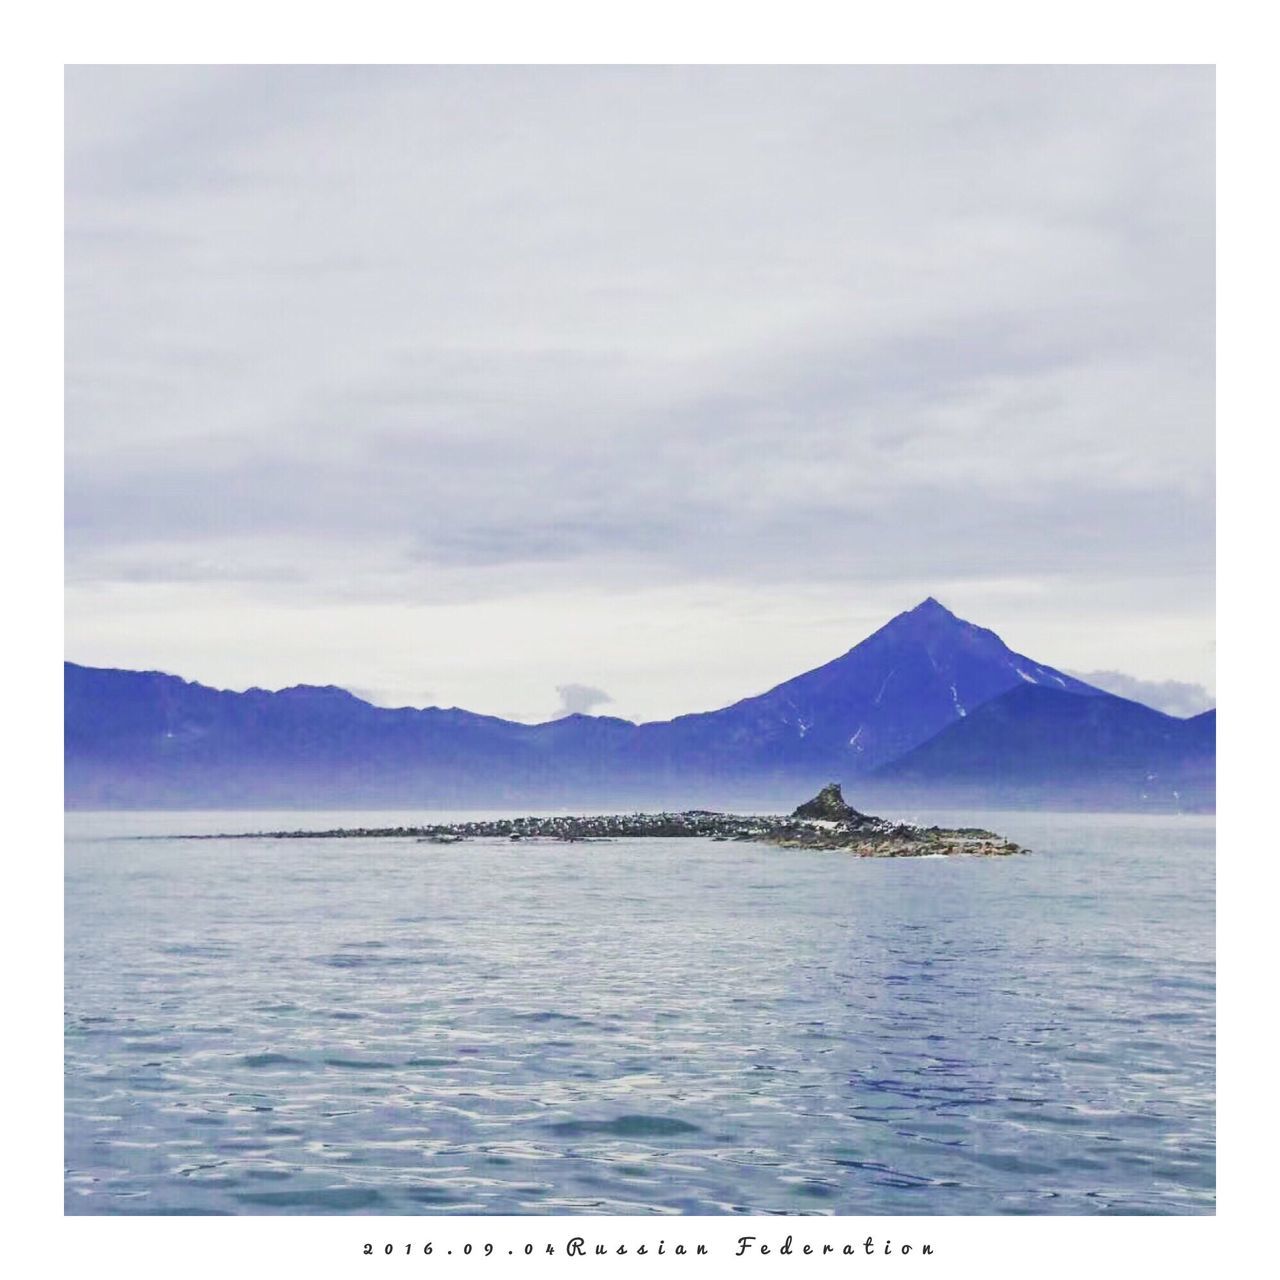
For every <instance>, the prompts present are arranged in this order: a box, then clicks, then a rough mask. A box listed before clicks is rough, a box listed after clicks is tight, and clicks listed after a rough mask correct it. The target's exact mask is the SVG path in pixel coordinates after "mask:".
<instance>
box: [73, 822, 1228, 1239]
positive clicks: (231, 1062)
mask: <svg viewBox="0 0 1280 1280" xmlns="http://www.w3.org/2000/svg"><path fill="white" fill-rule="evenodd" d="M917 816H923V815H917ZM929 816H930V817H932V816H935V815H929ZM936 816H939V817H941V818H942V819H944V820H958V819H961V818H963V819H964V820H966V821H969V822H978V823H981V824H983V825H990V826H993V827H995V828H996V829H997V830H999V831H1001V832H1002V833H1004V834H1007V835H1008V836H1010V837H1011V838H1013V839H1014V840H1017V841H1019V842H1020V843H1023V844H1026V845H1029V846H1031V847H1032V848H1033V849H1034V853H1033V854H1032V855H1031V856H1028V857H1024V858H1013V859H918V860H901V861H872V860H862V859H852V858H849V857H848V856H845V855H841V854H831V853H825V854H824V853H813V852H797V851H783V850H778V849H771V848H767V847H758V846H753V845H742V844H722V843H715V842H711V841H701V840H697V841H695V840H684V841H663V840H647V841H646V840H636V841H619V842H617V843H611V844H576V845H554V844H547V845H538V846H536V847H534V846H531V845H529V844H510V843H506V842H499V841H494V842H483V843H482V842H475V843H468V844H464V845H459V846H452V847H450V846H439V845H431V844H419V843H416V842H414V841H412V840H349V841H311V840H299V841H271V840H237V841H198V842H192V841H179V840H170V839H162V838H155V837H157V836H158V835H161V834H164V833H173V832H195V831H217V830H222V831H228V830H254V829H263V828H267V829H272V828H278V827H290V828H293V827H311V828H315V827H325V826H330V825H334V824H335V823H342V822H351V821H356V820H364V821H366V822H369V821H378V822H394V821H398V820H401V818H403V820H422V819H424V818H425V817H426V815H424V814H421V813H418V814H412V815H387V814H380V815H367V814H366V815H334V814H323V815H296V814H295V815H280V814H257V815H255V814H128V815H123V814H73V815H69V816H68V820H67V834H68V840H67V854H66V1183H65V1196H66V1209H67V1211H68V1212H69V1213H239V1214H245V1213H250V1214H263V1213H322V1214H331V1213H348V1212H351V1213H378V1214H390V1213H408V1214H420V1213H430V1212H437V1213H452V1214H463V1213H493V1214H499V1213H500V1214H551V1213H574V1214H579V1213H617V1214H622V1213H834V1214H875V1213H893V1214H899V1213H902V1214H915V1213H948V1214H990V1213H1072V1214H1085V1213H1152V1212H1154V1213H1177V1214H1187V1213H1208V1212H1212V1211H1213V1209H1214V1184H1215V1161H1214V828H1213V822H1212V819H1205V818H1189V817H1188V818H1152V817H1143V818H1135V817H1118V816H1096V815H1086V816H1080V815H1070V816H1068V815H1043V814H1034V815H1032V814H1009V813H1006V814H999V815H996V814H965V815H959V814H945V815H936ZM139 833H145V834H146V835H148V837H149V838H147V839H138V838H136V836H137V835H138V834H139Z"/></svg>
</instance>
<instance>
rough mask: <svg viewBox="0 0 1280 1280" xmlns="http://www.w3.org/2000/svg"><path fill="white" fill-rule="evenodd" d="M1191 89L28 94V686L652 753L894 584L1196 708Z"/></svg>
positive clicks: (400, 74)
mask: <svg viewBox="0 0 1280 1280" xmlns="http://www.w3.org/2000/svg"><path fill="white" fill-rule="evenodd" d="M1213 93H1214V84H1213V73H1212V70H1211V69H1209V68H1204V67H906V68H900V67H823V68H813V67H792V68H771V67H749V68H732V67H730V68H706V67H675V68H666V67H600V68H593V67H560V68H540V67H406V68H399V67H297V68H274V67H73V68H69V69H68V71H67V77H66V557H67V559H66V578H67V591H66V644H67V657H68V658H70V659H72V660H74V661H78V662H83V663H88V664H91V665H97V666H118V667H128V668H135V669H159V670H164V671H169V672H172V673H174V674H178V675H182V676H185V677H187V678H188V679H196V680H200V681H201V682H203V683H206V684H212V685H216V686H218V687H224V688H237V689H243V688H246V687H248V686H250V685H259V686H263V687H268V688H278V687H281V686H285V685H290V684H295V683H312V684H338V685H342V686H343V687H345V688H348V689H351V690H352V691H353V692H356V693H358V694H360V695H361V696H364V697H367V698H369V699H370V700H371V701H375V702H379V703H383V704H386V705H413V706H423V705H441V706H463V707H467V708H470V709H472V710H475V711H482V712H487V713H490V714H495V715H503V716H509V717H512V718H516V719H522V720H543V719H547V718H549V717H552V716H555V715H558V714H564V713H566V712H569V711H592V712H596V713H605V714H611V715H620V716H626V717H627V718H631V719H659V718H665V717H668V716H671V715H675V714H679V713H681V712H688V711H698V710H706V709H710V708H713V707H717V706H721V705H724V704H726V703H728V702H731V701H734V700H736V699H737V698H740V697H744V696H748V695H750V694H754V693H759V692H762V691H763V690H765V689H767V688H769V687H771V686H772V685H774V684H777V683H778V682H780V681H782V680H784V679H787V678H789V677H791V676H794V675H796V674H798V673H800V672H801V671H804V670H807V669H809V668H812V667H814V666H816V665H819V664H820V663H822V662H825V661H827V660H829V659H830V658H832V657H834V656H836V655H837V654H839V653H842V652H844V651H845V650H847V649H848V648H850V647H851V646H852V645H854V644H855V643H857V642H858V641H859V640H861V639H862V638H863V637H865V636H866V635H867V634H869V633H870V632H871V631H873V630H874V629H875V628H877V627H878V626H880V625H881V624H882V623H883V622H885V621H887V620H888V618H889V617H891V616H892V615H893V614H895V613H897V612H900V611H901V610H903V609H907V608H910V607H912V606H913V605H915V604H917V603H918V602H919V601H920V600H922V599H923V598H924V597H926V596H928V595H933V596H935V597H937V598H938V599H939V600H941V601H942V602H943V603H944V604H945V605H947V606H948V607H949V608H951V609H953V610H954V611H955V612H956V613H958V614H960V615H961V616H963V617H965V618H968V619H969V620H971V621H974V622H977V623H980V624H981V625H984V626H988V627H992V628H993V629H995V630H996V631H998V632H999V633H1000V634H1001V635H1002V636H1003V638H1004V639H1005V640H1006V641H1007V642H1008V643H1009V644H1010V645H1011V646H1012V647H1013V648H1015V649H1017V650H1019V651H1020V652H1024V653H1027V654H1030V655H1031V656H1032V657H1034V658H1036V659H1037V660H1039V661H1042V662H1047V663H1051V664H1052V665H1054V666H1057V667H1059V668H1069V669H1071V670H1076V671H1085V672H1096V673H1104V674H1106V675H1107V676H1108V677H1118V679H1119V681H1120V682H1121V683H1123V681H1124V680H1126V679H1128V680H1133V681H1137V682H1139V683H1138V685H1134V686H1124V687H1125V688H1137V687H1143V688H1157V689H1165V690H1166V691H1169V690H1173V692H1170V693H1169V696H1170V697H1172V698H1175V700H1176V699H1182V698H1185V697H1186V696H1190V697H1191V700H1192V701H1193V702H1195V701H1197V700H1199V699H1203V700H1204V701H1205V703H1206V705H1207V703H1208V702H1209V701H1212V691H1213V689H1214V416H1213V414H1214V151H1213V131H1214V98H1213ZM1113 683H1114V680H1113ZM1187 686H1190V687H1191V688H1192V690H1193V693H1192V694H1191V695H1187V694H1186V692H1185V690H1186V687H1187ZM1197 691H1198V692H1197ZM1152 696H1153V697H1154V696H1156V695H1155V694H1153V695H1152ZM1179 705H1182V704H1181V703H1179Z"/></svg>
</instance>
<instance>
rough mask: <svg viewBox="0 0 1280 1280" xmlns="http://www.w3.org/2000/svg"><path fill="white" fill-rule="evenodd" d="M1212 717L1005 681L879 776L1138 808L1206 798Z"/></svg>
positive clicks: (1006, 797)
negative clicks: (1182, 715) (1185, 716)
mask: <svg viewBox="0 0 1280 1280" xmlns="http://www.w3.org/2000/svg"><path fill="white" fill-rule="evenodd" d="M1216 731H1217V715H1216V713H1215V712H1213V711H1207V712H1205V713H1204V714H1202V715H1199V716H1194V717H1192V718H1191V719H1189V720H1180V719H1178V718H1176V717H1174V716H1168V715H1165V714H1164V713H1163V712H1160V711H1154V710H1152V709H1151V708H1150V707H1146V706H1143V705H1142V704H1141V703H1137V702H1130V701H1129V700H1127V699H1125V698H1117V697H1115V696H1113V695H1112V694H1102V695H1096V696H1091V697H1081V696H1080V695H1078V694H1075V693H1070V692H1067V691H1064V690H1060V689H1059V690H1055V689H1048V688H1043V687H1041V688H1033V687H1031V686H1030V685H1027V686H1024V687H1022V688H1019V689H1013V690H1011V691H1010V692H1008V693H1006V694H1003V695H1002V696H1000V697H998V698H994V699H992V700H991V701H990V702H987V703H985V704H984V705H983V706H981V707H979V708H977V709H976V710H975V711H974V712H973V713H972V714H971V715H969V716H967V717H965V719H964V720H962V721H960V722H959V723H957V724H953V725H951V726H949V727H948V728H946V729H944V730H943V731H942V732H941V733H939V734H938V735H937V736H936V737H934V738H932V739H930V740H929V741H928V742H926V743H924V744H922V745H921V746H918V747H916V748H915V749H914V750H912V751H909V752H907V753H906V754H905V755H903V756H901V757H899V758H898V759H897V760H895V761H892V762H890V763H888V764H886V765H884V766H882V767H881V768H880V769H879V770H877V772H876V775H875V776H876V782H877V783H896V784H906V785H909V786H915V787H921V788H925V789H928V790H931V791H934V792H938V791H941V790H946V791H950V792H953V793H955V794H957V795H963V796H966V797H975V796H980V797H982V798H983V799H984V800H986V801H990V800H998V801H1001V802H1005V803H1013V802H1019V801H1021V802H1024V803H1029V804H1031V803H1034V804H1045V803H1053V802H1069V801H1072V799H1073V798H1074V797H1080V796H1089V797H1094V798H1097V799H1105V800H1106V801H1107V803H1109V804H1122V805H1123V806H1124V807H1132V808H1142V807H1148V806H1151V805H1161V806H1163V805H1167V804H1171V805H1173V806H1175V807H1182V808H1204V807H1211V805H1212V792H1213V784H1214V758H1215V751H1216Z"/></svg>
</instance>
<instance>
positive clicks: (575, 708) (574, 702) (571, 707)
mask: <svg viewBox="0 0 1280 1280" xmlns="http://www.w3.org/2000/svg"><path fill="white" fill-rule="evenodd" d="M556 693H558V694H559V695H560V709H559V710H558V711H557V712H556V714H555V717H554V718H555V719H557V720H558V719H560V717H561V716H574V715H584V716H585V715H590V714H591V710H592V708H593V707H598V706H601V705H602V704H604V703H606V702H612V701H613V699H612V698H611V697H610V696H609V695H608V694H607V693H605V691H604V690H603V689H596V688H593V687H592V686H591V685H589V684H558V685H556Z"/></svg>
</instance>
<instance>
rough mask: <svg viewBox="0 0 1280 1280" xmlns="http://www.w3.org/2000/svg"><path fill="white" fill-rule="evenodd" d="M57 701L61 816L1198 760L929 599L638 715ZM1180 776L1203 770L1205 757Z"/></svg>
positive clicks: (301, 702) (721, 796)
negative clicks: (815, 648) (822, 653)
mask: <svg viewBox="0 0 1280 1280" xmlns="http://www.w3.org/2000/svg"><path fill="white" fill-rule="evenodd" d="M65 689H66V697H65V764H66V803H67V805H68V807H71V808H190V807H208V808H217V807H245V808H248V807H286V808H333V807H340V806H346V807H352V806H369V807H372V806H387V805H394V806H434V807H449V806H453V807H487V808H500V807H504V806H509V805H524V804H529V805H541V806H547V805H562V804H578V805H594V806H600V805H605V804H622V803H627V802H631V801H637V800H644V801H645V802H646V803H648V804H656V805H658V806H659V807H664V808H673V807H677V806H679V805H684V804H704V803H705V804H713V805H725V804H728V803H730V802H731V801H739V800H759V799H761V798H764V797H773V796H777V797H779V798H781V799H786V798H788V797H791V796H794V795H795V794H796V793H798V792H802V793H803V794H809V792H810V791H812V790H813V789H815V788H816V786H818V785H821V784H822V783H823V782H825V781H827V780H829V779H830V778H833V777H834V778H841V779H842V780H843V781H845V782H846V784H847V785H851V786H854V787H855V788H856V794H858V795H860V796H861V795H864V794H875V795H880V794H884V793H886V792H891V791H893V790H895V789H905V790H906V791H907V792H910V793H912V794H918V793H920V794H925V795H926V796H927V794H928V793H929V792H930V791H931V790H932V789H941V790H945V791H947V792H956V791H957V790H958V791H959V792H960V793H961V794H962V796H963V798H964V799H965V800H966V801H972V802H973V803H983V802H991V801H993V800H998V799H999V798H1000V797H1001V796H1005V797H1010V796H1011V797H1013V798H1014V799H1015V800H1016V799H1017V798H1018V797H1019V796H1022V795H1024V793H1025V794H1031V793H1032V792H1034V793H1035V795H1036V796H1037V797H1039V799H1038V800H1037V802H1038V803H1053V802H1054V796H1055V769H1056V768H1059V767H1060V771H1061V778H1060V780H1061V781H1062V783H1063V784H1064V786H1065V785H1066V783H1067V782H1068V780H1069V784H1070V785H1069V787H1066V791H1064V794H1066V792H1069V793H1070V795H1071V797H1073V802H1076V803H1085V804H1089V803H1095V802H1096V803H1101V804H1104V805H1105V807H1122V808H1124V807H1137V808H1142V807H1150V806H1151V805H1152V804H1156V805H1171V806H1173V807H1177V806H1180V805H1182V804H1183V800H1182V798H1181V797H1180V796H1178V797H1175V796H1173V795H1172V792H1173V791H1174V790H1176V788H1173V787H1171V786H1164V783H1163V779H1164V778H1165V777H1166V776H1168V777H1173V776H1174V774H1175V773H1176V772H1177V769H1178V768H1179V767H1180V766H1179V765H1178V763H1177V762H1178V760H1180V759H1181V757H1182V756H1184V755H1185V756H1186V757H1187V759H1188V760H1189V761H1201V762H1202V761H1203V756H1204V747H1203V741H1202V739H1203V737H1204V735H1203V732H1201V734H1200V736H1199V737H1196V731H1195V730H1194V728H1186V726H1193V725H1194V721H1181V720H1177V719H1175V718H1174V717H1170V716H1164V715H1162V714H1161V713H1160V712H1156V711H1152V710H1150V709H1149V708H1145V707H1139V705H1138V704H1136V703H1129V702H1126V701H1125V700H1124V699H1121V698H1116V697H1114V696H1113V695H1110V694H1107V693H1104V692H1102V691H1101V690H1099V689H1095V688H1094V687H1093V686H1091V685H1088V684H1085V683H1084V682H1082V681H1080V680H1077V679H1075V678H1073V677H1071V676H1068V675H1066V674H1065V673H1063V672H1061V671H1057V670H1055V669H1054V668H1052V667H1049V666H1046V665H1044V664H1043V663H1038V662H1036V661H1034V660H1033V659H1030V658H1028V657H1026V656H1025V655H1022V654H1018V653H1015V652H1014V651H1013V650H1011V649H1009V648H1008V646H1007V645H1005V644H1004V642H1003V641H1002V640H1001V639H1000V637H999V636H997V635H996V634H995V633H994V632H993V631H989V630H987V629H985V628H982V627H978V626H975V625H973V624H972V623H969V622H966V621H964V620H962V619H960V618H957V617H956V616H955V615H954V614H953V613H951V612H950V611H949V610H948V609H946V608H944V607H943V606H942V605H941V604H939V603H938V602H937V601H936V600H934V599H933V598H929V599H927V600H925V601H924V602H923V603H921V604H920V605H918V606H917V607H916V608H914V609H911V610H909V611H907V612H905V613H901V614H899V615H897V616H896V617H895V618H893V619H891V620H890V621H889V622H888V623H886V624H885V625H884V626H883V627H881V628H880V629H879V630H878V631H876V632H875V633H873V634H872V635H870V636H868V637H867V638H866V639H865V640H863V641H862V642H861V643H860V644H857V645H855V646H854V647H853V648H852V649H850V650H849V651H848V652H847V653H845V654H842V655H841V656H840V657H838V658H836V659H834V660H833V661H831V662H828V663H826V664H824V665H823V666H820V667H818V668H816V669H814V670H812V671H808V672H805V673H804V674H802V675H799V676H796V677H794V678H793V679H791V680H787V681H785V682H783V683H782V684H779V685H777V686H776V687H774V688H772V689H770V690H767V691H766V692H764V693H762V694H759V695H757V696H754V697H750V698H744V699H742V700H741V701H739V702H735V703H733V704H732V705H730V706H727V707H723V708H720V709H719V710H716V711H710V712H703V713H699V714H694V715H685V716H678V717H676V718H675V719H673V720H668V721H659V722H651V723H645V724H633V723H631V722H630V721H626V720H621V719H618V718H616V717H609V716H586V715H573V716H567V717H564V718H563V719H558V720H553V721H548V722H546V723H544V724H537V725H527V724H520V723H517V722H514V721H508V720H502V719H500V718H498V717H494V716H484V715H478V714H475V713H473V712H469V711H464V710H460V709H458V708H449V709H442V708H439V707H428V708H424V709H417V708H412V707H402V708H394V709H393V708H385V707H377V706H373V705H372V704H370V703H368V702H365V701H363V700H362V699H360V698H357V697H355V696H354V695H353V694H351V693H348V692H347V691H345V690H343V689H339V688H336V687H334V686H312V685H297V686H294V687H292V688H287V689H281V690H279V691H276V692H271V691H268V690H264V689H257V688H254V689H248V690H246V691H244V692H243V693H237V692H232V691H227V690H218V689H211V688H208V687H207V686H204V685H201V684H196V683H192V682H189V681H186V680H182V679H180V678H178V677H176V676H171V675H165V674H162V673H160V672H137V671H121V670H113V669H105V668H93V667H84V666H79V665H77V664H75V663H70V662H68V663H66V664H65ZM1028 695H1031V696H1028ZM1049 708H1054V709H1056V710H1049ZM1127 708H1137V709H1138V711H1140V712H1142V713H1145V715H1142V716H1138V717H1137V718H1136V719H1135V717H1134V713H1133V712H1131V711H1129V710H1126V709H1127ZM1082 709H1087V710H1082ZM1201 719H1203V717H1196V718H1195V720H1201ZM1121 725H1123V726H1125V727H1124V729H1123V732H1122V731H1121V728H1120V727H1119V726H1121ZM1064 732H1066V733H1068V734H1070V735H1072V745H1071V750H1070V751H1069V752H1067V753H1066V754H1064V750H1063V744H1062V742H1061V738H1062V735H1063V733H1064ZM1188 734H1189V735H1190V736H1189V737H1186V739H1185V741H1184V736H1185V735H1188ZM1180 735H1182V736H1180ZM1209 737H1210V747H1209V752H1210V756H1211V755H1212V744H1211V738H1212V735H1211V734H1210V735H1209ZM1193 739H1194V741H1193ZM1121 742H1123V749H1122V750H1120V751H1119V755H1117V750H1118V749H1119V748H1118V744H1120V743H1121ZM934 744H938V745H936V746H934ZM1013 744H1016V747H1015V746H1014V745H1013ZM931 746H934V750H933V751H932V753H931V752H930V750H929V748H930V747H931ZM1055 753H1056V754H1055ZM1055 761H1057V762H1058V764H1055ZM984 762H985V763H984ZM1068 766H1069V767H1068ZM1189 767H1191V766H1189ZM1019 770H1021V771H1022V773H1024V774H1025V775H1026V779H1025V781H1026V783H1027V785H1026V787H1024V788H1022V790H1020V789H1019V781H1018V779H1019ZM1161 770H1164V773H1161ZM1194 770H1198V772H1197V777H1201V776H1202V775H1203V774H1204V768H1203V764H1202V763H1201V764H1199V765H1194ZM1146 773H1154V774H1155V775H1156V776H1157V777H1158V778H1160V779H1161V782H1160V784H1159V785H1158V786H1156V787H1155V789H1154V794H1155V796H1156V798H1155V799H1154V800H1153V798H1152V795H1153V791H1152V788H1150V787H1148V788H1147V790H1146V792H1145V794H1144V791H1143V787H1142V786H1141V785H1139V783H1140V781H1141V780H1144V779H1145V776H1146ZM1139 774H1141V775H1142V776H1141V779H1140V778H1139ZM1179 776H1181V775H1179ZM1056 790H1058V791H1063V787H1057V788H1056ZM1191 791H1194V792H1195V799H1194V801H1189V802H1188V803H1194V804H1195V805H1196V806H1197V807H1205V806H1206V805H1209V806H1211V804H1212V797H1211V794H1210V795H1208V797H1207V799H1206V795H1205V793H1204V788H1203V786H1202V787H1200V789H1199V790H1195V788H1192V789H1191ZM1188 794H1191V792H1190V791H1189V792H1188Z"/></svg>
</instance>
